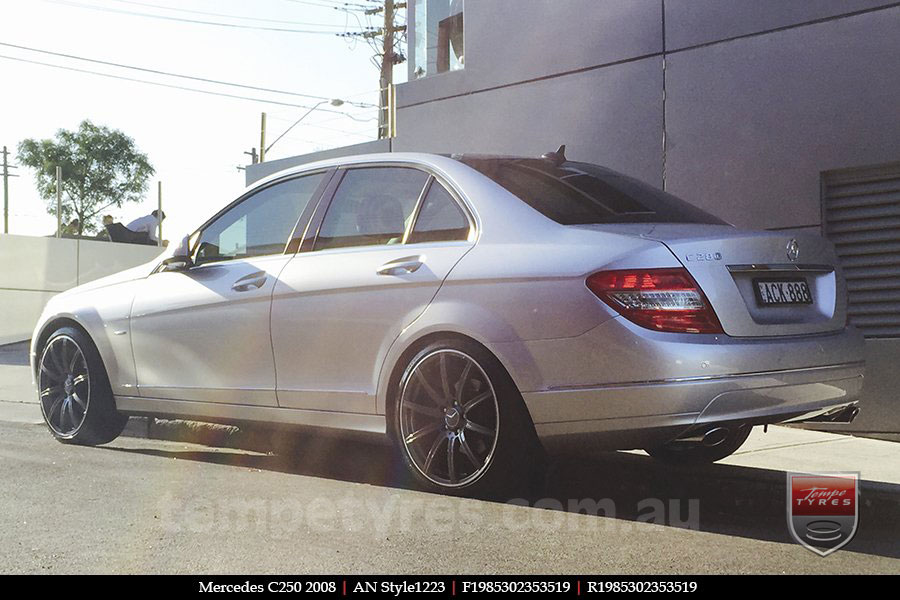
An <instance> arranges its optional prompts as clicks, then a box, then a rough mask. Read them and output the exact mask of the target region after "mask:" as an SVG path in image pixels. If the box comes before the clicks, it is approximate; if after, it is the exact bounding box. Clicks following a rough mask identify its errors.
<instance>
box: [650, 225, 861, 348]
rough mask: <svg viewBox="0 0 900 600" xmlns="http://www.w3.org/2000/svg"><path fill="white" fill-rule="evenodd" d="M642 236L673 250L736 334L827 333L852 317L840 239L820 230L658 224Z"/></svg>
mask: <svg viewBox="0 0 900 600" xmlns="http://www.w3.org/2000/svg"><path fill="white" fill-rule="evenodd" d="M641 237H644V238H647V239H653V240H657V241H659V242H661V243H663V244H665V245H666V246H667V247H668V248H669V250H671V251H672V253H673V254H674V255H675V256H676V258H678V260H679V261H680V262H681V263H682V264H683V265H684V267H685V268H686V269H687V270H688V271H689V272H690V274H691V276H692V277H693V278H694V279H695V280H696V281H697V283H698V284H699V285H700V287H701V288H702V289H703V292H704V293H705V294H706V297H707V298H708V299H709V301H710V302H711V303H712V305H713V309H714V310H715V311H716V315H717V316H718V317H719V321H720V322H721V323H722V328H723V329H724V330H725V333H727V334H728V335H730V336H734V337H752V336H785V335H804V334H814V333H824V332H828V331H834V330H838V329H842V328H843V327H844V326H845V324H846V321H847V301H846V298H847V292H846V284H845V282H844V278H843V275H842V274H841V271H840V266H839V265H838V261H837V257H836V255H835V252H834V247H833V246H832V244H831V243H830V242H828V241H827V240H825V239H824V238H822V237H821V236H818V235H814V234H790V233H784V232H777V231H744V230H740V229H734V228H732V227H730V226H722V225H681V224H659V225H655V226H653V228H652V229H650V231H648V232H645V233H642V234H641ZM794 250H795V251H796V253H794V252H793V251H794ZM803 283H805V284H806V286H807V287H808V292H809V294H810V295H811V298H808V297H806V292H805V291H804V287H803V285H802V284H803Z"/></svg>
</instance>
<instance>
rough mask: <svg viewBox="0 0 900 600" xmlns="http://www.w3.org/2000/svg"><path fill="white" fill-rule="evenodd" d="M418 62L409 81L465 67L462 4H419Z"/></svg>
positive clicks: (431, 0) (428, 0) (452, 0)
mask: <svg viewBox="0 0 900 600" xmlns="http://www.w3.org/2000/svg"><path fill="white" fill-rule="evenodd" d="M413 10H414V11H415V16H414V18H415V36H414V37H413V41H414V43H415V47H414V48H413V56H415V61H414V64H413V67H412V76H411V77H410V79H419V78H421V77H425V76H427V75H434V74H435V73H443V72H445V71H457V70H459V69H462V68H463V66H464V65H465V36H464V35H463V0H416V3H415V5H414V7H413Z"/></svg>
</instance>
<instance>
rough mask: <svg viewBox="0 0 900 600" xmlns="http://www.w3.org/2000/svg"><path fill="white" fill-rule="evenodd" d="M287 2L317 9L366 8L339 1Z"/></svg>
mask: <svg viewBox="0 0 900 600" xmlns="http://www.w3.org/2000/svg"><path fill="white" fill-rule="evenodd" d="M287 1H288V2H293V3H294V4H306V5H307V6H316V7H319V8H333V9H335V10H349V9H350V8H355V9H357V10H359V9H364V8H368V6H366V5H365V4H358V3H355V2H342V1H340V0H336V1H333V0H316V1H315V2H310V1H309V0H287Z"/></svg>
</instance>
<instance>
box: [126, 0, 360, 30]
mask: <svg viewBox="0 0 900 600" xmlns="http://www.w3.org/2000/svg"><path fill="white" fill-rule="evenodd" d="M111 1H112V2H118V3H120V4H131V5H134V6H145V7H147V8H156V9H159V10H170V11H173V12H182V13H187V14H192V15H206V16H208V17H224V18H226V19H239V20H243V21H259V22H262V23H281V24H282V25H306V26H309V27H337V28H340V27H342V26H341V25H335V24H333V23H303V22H299V21H284V20H281V19H264V18H262V17H247V16H243V15H230V14H226V13H217V12H206V11H202V10H190V9H187V8H175V7H173V6H162V5H159V4H150V3H149V2H135V1H134V0H111Z"/></svg>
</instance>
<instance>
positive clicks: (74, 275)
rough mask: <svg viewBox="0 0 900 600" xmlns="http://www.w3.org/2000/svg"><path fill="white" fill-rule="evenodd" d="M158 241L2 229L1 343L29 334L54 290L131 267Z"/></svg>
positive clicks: (151, 251) (148, 255) (149, 254)
mask: <svg viewBox="0 0 900 600" xmlns="http://www.w3.org/2000/svg"><path fill="white" fill-rule="evenodd" d="M161 251H162V250H161V249H160V248H158V247H156V246H142V245H137V244H117V243H113V242H100V241H93V240H77V239H66V238H50V237H28V236H22V235H0V344H8V343H11V342H18V341H21V340H27V339H28V338H29V337H31V332H32V330H33V329H34V325H35V323H36V322H37V319H38V317H39V316H40V314H41V311H42V310H43V309H44V304H46V302H47V300H49V299H50V298H52V297H53V296H54V295H55V294H58V293H59V292H62V291H64V290H67V289H69V288H72V287H75V286H76V285H80V284H82V283H87V282H88V281H92V280H94V279H99V278H100V277H104V276H106V275H111V274H113V273H116V272H118V271H121V270H123V269H127V268H129V267H134V266H137V265H140V264H143V263H145V262H148V261H149V260H151V259H153V258H154V257H155V256H158V255H159V254H160V253H161Z"/></svg>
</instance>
